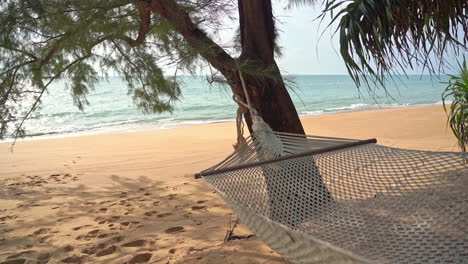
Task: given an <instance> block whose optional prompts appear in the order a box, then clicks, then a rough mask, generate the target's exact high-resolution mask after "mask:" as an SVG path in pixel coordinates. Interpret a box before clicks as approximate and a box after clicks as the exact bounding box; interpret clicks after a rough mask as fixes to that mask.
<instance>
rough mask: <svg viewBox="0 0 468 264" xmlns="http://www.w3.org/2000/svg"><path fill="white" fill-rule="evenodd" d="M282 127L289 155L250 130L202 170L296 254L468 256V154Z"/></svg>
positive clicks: (278, 244) (340, 258)
mask: <svg viewBox="0 0 468 264" xmlns="http://www.w3.org/2000/svg"><path fill="white" fill-rule="evenodd" d="M276 135H277V137H278V138H279V139H281V141H282V150H281V153H282V154H281V155H279V156H278V155H277V156H274V157H272V156H271V153H270V152H269V151H268V149H267V150H265V149H266V148H265V146H264V145H265V144H264V143H259V142H257V141H256V140H253V139H252V137H250V138H249V139H248V141H247V143H248V146H247V147H246V148H244V149H243V150H241V151H237V152H234V153H233V154H232V155H231V156H229V157H228V158H227V159H226V160H224V161H223V162H221V163H220V164H218V165H216V166H214V167H212V168H210V169H207V170H205V171H203V172H202V173H201V175H202V176H203V177H204V179H205V180H206V181H207V182H208V183H209V184H211V185H212V186H213V187H214V188H215V190H216V191H217V192H218V193H219V194H220V195H221V196H222V197H223V198H224V199H225V200H226V202H227V203H228V204H229V205H230V206H231V207H232V208H233V210H234V211H235V212H236V213H237V214H238V216H239V218H240V219H241V221H242V222H243V223H245V224H246V225H247V226H248V227H249V228H250V229H251V230H252V231H253V232H255V233H256V235H257V236H259V237H260V238H261V239H262V240H263V241H264V242H265V243H266V244H268V245H269V246H270V247H271V248H272V249H274V250H276V251H277V252H278V253H280V254H281V255H282V256H283V257H284V258H285V259H286V260H287V261H288V262H291V263H463V262H464V261H466V260H467V259H468V238H467V222H468V220H467V201H468V187H467V186H468V185H467V183H468V176H467V175H468V168H467V166H466V164H465V163H464V161H463V154H462V153H456V152H429V151H417V150H406V149H398V148H391V147H384V146H380V145H377V144H373V143H370V142H372V141H368V142H363V143H366V144H360V145H359V142H360V141H355V140H349V139H337V138H326V137H311V136H307V137H304V136H297V135H293V134H286V133H276ZM355 143H357V144H355ZM340 146H342V147H343V148H340ZM321 150H324V151H321ZM268 153H270V154H268ZM298 153H302V155H297V154H298ZM465 263H466V262H465Z"/></svg>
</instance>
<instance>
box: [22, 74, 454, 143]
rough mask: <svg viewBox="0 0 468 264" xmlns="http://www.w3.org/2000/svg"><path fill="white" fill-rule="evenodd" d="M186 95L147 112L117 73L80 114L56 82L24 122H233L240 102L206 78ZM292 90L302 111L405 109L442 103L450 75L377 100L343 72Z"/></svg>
mask: <svg viewBox="0 0 468 264" xmlns="http://www.w3.org/2000/svg"><path fill="white" fill-rule="evenodd" d="M181 78H182V80H183V85H182V94H183V97H182V98H181V100H180V101H179V102H178V103H177V104H176V109H175V111H174V112H173V113H172V114H170V113H163V114H148V115H145V114H143V113H141V112H139V111H138V110H137V109H136V107H135V106H134V105H133V102H132V99H131V97H130V96H129V95H127V88H126V86H125V84H124V82H123V81H122V79H121V78H119V77H112V78H110V79H109V81H102V82H100V83H99V84H98V85H97V86H96V89H95V90H94V91H92V92H91V93H90V95H89V96H88V99H89V102H90V106H88V107H86V109H85V110H84V111H83V112H81V111H79V110H78V109H77V108H76V107H75V106H74V105H73V101H72V98H71V95H70V92H69V90H67V89H66V87H65V85H64V84H63V83H56V84H55V85H54V86H53V87H51V89H50V91H49V93H48V94H47V95H45V97H44V100H43V102H44V104H43V108H42V109H41V110H40V111H39V112H37V113H36V114H35V115H34V116H33V118H31V119H30V120H28V121H26V122H25V128H26V133H27V135H28V136H30V137H31V136H32V137H38V136H42V137H43V136H52V135H54V136H67V135H76V134H95V133H114V132H128V131H141V130H156V129H167V128H173V127H178V126H187V125H195V124H203V123H212V122H223V121H230V120H234V118H235V112H236V105H235V103H234V102H233V101H232V99H231V93H230V91H229V89H226V88H220V87H217V86H210V85H209V84H208V82H207V81H206V79H205V77H181ZM288 78H289V79H292V80H293V81H294V85H292V88H291V89H290V93H291V96H292V98H293V100H294V102H295V105H296V107H297V109H298V112H299V113H300V115H320V114H325V113H335V112H344V111H359V110H363V109H370V108H376V107H405V106H416V105H431V104H440V103H441V93H442V91H443V89H444V86H445V85H444V84H442V83H441V82H445V81H447V78H446V77H443V79H437V78H436V77H434V76H432V77H431V76H410V77H409V79H406V77H405V78H403V79H402V82H397V84H398V88H397V87H396V86H395V85H394V84H393V85H389V86H387V90H388V91H389V93H390V95H391V96H392V97H393V98H390V97H388V96H385V93H384V92H383V90H379V91H378V93H377V94H376V96H374V99H373V98H371V97H370V96H369V94H368V92H367V91H366V90H365V89H363V90H362V91H361V92H359V91H358V89H357V88H356V86H355V85H354V83H353V82H352V80H351V79H350V78H349V77H348V76H345V75H342V76H341V75H340V76H331V75H327V76H316V75H313V76H289V77H288Z"/></svg>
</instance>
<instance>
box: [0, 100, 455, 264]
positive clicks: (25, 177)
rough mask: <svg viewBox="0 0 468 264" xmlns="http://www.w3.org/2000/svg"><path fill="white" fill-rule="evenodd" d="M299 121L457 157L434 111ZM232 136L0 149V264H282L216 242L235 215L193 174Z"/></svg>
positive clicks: (80, 140) (237, 243)
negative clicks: (11, 149)
mask: <svg viewBox="0 0 468 264" xmlns="http://www.w3.org/2000/svg"><path fill="white" fill-rule="evenodd" d="M302 120H303V123H304V126H305V129H306V131H307V133H308V134H312V135H321V136H333V137H346V138H355V139H367V138H377V140H378V143H379V144H382V145H387V146H392V147H400V148H409V149H421V150H434V151H457V147H456V141H455V138H454V137H453V136H452V134H451V132H450V130H449V129H447V126H446V115H445V113H444V111H443V108H442V106H440V105H436V106H427V107H411V108H395V109H378V110H372V111H365V112H352V113H340V114H329V115H321V116H308V117H303V118H302ZM235 138H236V135H235V124H234V123H219V124H209V125H199V126H190V127H182V128H176V129H171V130H159V131H151V132H138V133H127V134H107V135H92V136H81V137H69V138H54V139H44V140H32V141H20V142H17V143H16V145H15V147H14V151H13V152H10V151H9V148H10V145H11V143H8V142H4V143H0V263H10V262H11V263H60V262H63V263H124V262H128V263H145V262H148V263H221V262H223V263H284V261H283V260H282V258H281V256H279V255H278V254H276V253H275V252H273V251H272V250H271V249H270V248H268V247H267V246H266V245H265V244H263V243H262V242H261V241H260V240H259V239H257V238H255V237H252V238H249V239H245V240H233V241H229V242H223V238H224V236H225V234H226V230H227V229H228V228H229V225H232V224H233V223H234V221H235V220H236V216H235V215H234V214H233V213H232V211H231V210H230V209H229V208H228V207H227V206H226V205H225V204H224V202H223V201H222V199H220V198H219V197H218V196H217V195H216V193H214V191H213V190H212V189H211V188H210V187H209V186H208V185H207V184H206V183H205V182H204V181H203V180H195V179H194V178H193V174H194V173H196V172H199V171H200V170H203V169H205V168H207V167H209V166H212V165H214V164H215V163H217V162H218V161H220V160H221V159H223V158H224V157H225V156H226V155H227V154H229V153H230V152H231V151H232V144H234V143H235ZM248 234H250V231H249V230H248V229H247V228H246V227H245V226H243V225H239V226H238V227H237V228H236V229H235V235H239V236H242V235H248ZM15 260H16V261H18V262H12V261H15ZM22 260H24V262H22ZM9 261H10V262H9Z"/></svg>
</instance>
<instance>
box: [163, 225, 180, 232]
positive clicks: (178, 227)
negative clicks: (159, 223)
mask: <svg viewBox="0 0 468 264" xmlns="http://www.w3.org/2000/svg"><path fill="white" fill-rule="evenodd" d="M182 231H184V228H183V227H182V226H174V227H170V228H168V229H166V230H165V231H164V232H165V233H166V234H172V233H177V232H182Z"/></svg>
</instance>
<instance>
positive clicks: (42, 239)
mask: <svg viewBox="0 0 468 264" xmlns="http://www.w3.org/2000/svg"><path fill="white" fill-rule="evenodd" d="M51 237H53V236H52V235H48V236H44V237H41V238H40V239H39V243H41V244H42V243H45V242H46V241H47V239H49V238H51Z"/></svg>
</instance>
